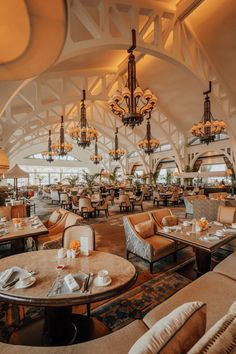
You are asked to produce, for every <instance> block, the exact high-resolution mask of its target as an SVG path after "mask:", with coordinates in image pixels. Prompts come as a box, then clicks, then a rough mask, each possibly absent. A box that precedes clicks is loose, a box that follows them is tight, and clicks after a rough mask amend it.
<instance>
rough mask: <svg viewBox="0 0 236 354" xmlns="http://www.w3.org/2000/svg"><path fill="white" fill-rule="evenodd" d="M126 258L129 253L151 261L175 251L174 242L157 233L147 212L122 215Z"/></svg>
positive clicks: (155, 226) (151, 265)
mask: <svg viewBox="0 0 236 354" xmlns="http://www.w3.org/2000/svg"><path fill="white" fill-rule="evenodd" d="M123 223H124V230H125V237H126V252H127V258H128V257H129V254H130V253H133V254H135V255H136V256H138V257H140V258H142V259H144V260H145V261H148V262H149V264H150V272H151V273H152V272H153V263H154V262H156V261H158V260H159V259H161V258H163V257H165V256H167V255H169V254H172V253H174V252H175V251H176V247H175V242H174V241H172V240H169V239H167V238H165V237H162V236H160V235H157V231H158V230H157V225H156V223H155V222H154V220H153V218H152V216H151V215H150V214H149V213H148V212H144V213H140V214H135V215H130V216H125V217H123Z"/></svg>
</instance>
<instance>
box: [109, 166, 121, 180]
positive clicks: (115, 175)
mask: <svg viewBox="0 0 236 354" xmlns="http://www.w3.org/2000/svg"><path fill="white" fill-rule="evenodd" d="M119 168H120V167H119V166H116V167H115V168H114V170H113V172H111V173H110V175H109V179H110V181H111V183H113V184H116V182H117V177H118V170H119Z"/></svg>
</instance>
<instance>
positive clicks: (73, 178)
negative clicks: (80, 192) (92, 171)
mask: <svg viewBox="0 0 236 354" xmlns="http://www.w3.org/2000/svg"><path fill="white" fill-rule="evenodd" d="M78 180H79V176H69V177H66V178H64V181H66V182H68V184H69V186H70V187H71V188H73V187H75V186H76V184H77V182H78Z"/></svg>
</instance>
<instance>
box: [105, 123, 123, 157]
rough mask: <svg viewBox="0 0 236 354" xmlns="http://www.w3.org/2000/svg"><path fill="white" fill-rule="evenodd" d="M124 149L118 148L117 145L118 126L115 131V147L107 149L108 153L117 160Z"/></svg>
mask: <svg viewBox="0 0 236 354" xmlns="http://www.w3.org/2000/svg"><path fill="white" fill-rule="evenodd" d="M125 152H126V151H125V150H124V149H119V145H118V128H116V131H115V148H114V149H112V150H110V151H109V155H110V156H111V157H112V158H113V160H114V161H118V160H120V159H121V157H122V156H123V155H124V154H125Z"/></svg>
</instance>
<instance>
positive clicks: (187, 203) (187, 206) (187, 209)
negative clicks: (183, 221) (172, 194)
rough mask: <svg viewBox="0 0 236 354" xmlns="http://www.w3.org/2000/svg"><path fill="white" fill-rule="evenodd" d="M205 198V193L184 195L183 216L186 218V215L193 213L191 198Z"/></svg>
mask: <svg viewBox="0 0 236 354" xmlns="http://www.w3.org/2000/svg"><path fill="white" fill-rule="evenodd" d="M195 199H198V200H205V199H207V197H206V195H204V194H201V195H191V196H188V197H184V205H185V217H186V218H187V216H188V215H193V200H195Z"/></svg>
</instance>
